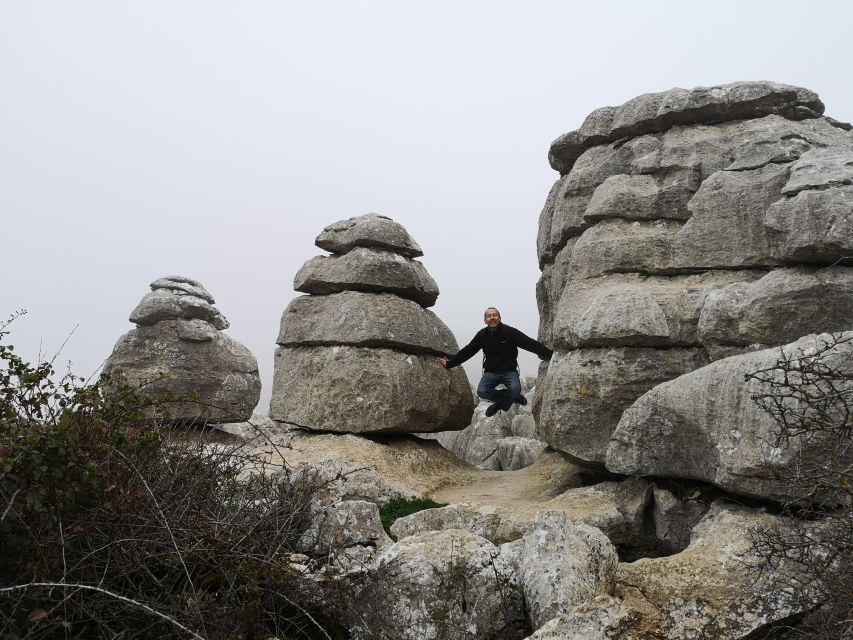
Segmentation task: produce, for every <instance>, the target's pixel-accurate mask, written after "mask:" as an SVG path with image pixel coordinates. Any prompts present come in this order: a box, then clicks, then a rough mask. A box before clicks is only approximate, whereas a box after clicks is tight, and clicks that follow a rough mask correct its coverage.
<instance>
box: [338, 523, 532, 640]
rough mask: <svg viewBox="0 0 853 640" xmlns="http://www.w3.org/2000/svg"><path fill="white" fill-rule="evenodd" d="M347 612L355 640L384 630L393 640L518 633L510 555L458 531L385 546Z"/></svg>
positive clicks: (510, 637) (518, 601)
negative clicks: (353, 619) (351, 616)
mask: <svg viewBox="0 0 853 640" xmlns="http://www.w3.org/2000/svg"><path fill="white" fill-rule="evenodd" d="M352 609H353V610H354V612H355V613H356V614H357V622H356V624H354V625H352V628H351V630H352V631H353V632H354V635H355V636H356V637H358V632H359V631H361V632H362V633H363V635H365V636H368V637H371V636H373V637H377V636H379V635H380V634H385V633H387V632H388V631H389V630H393V637H394V638H395V639H398V640H439V639H440V638H442V639H446V640H457V639H458V640H462V639H464V638H486V637H496V638H504V639H505V640H520V639H521V638H523V637H524V635H525V630H524V625H523V624H521V621H522V620H523V613H522V612H523V601H522V597H521V593H520V589H519V588H518V578H517V573H516V565H515V562H513V560H512V554H511V553H510V552H509V551H508V550H505V548H502V547H496V546H494V545H493V544H492V543H491V542H489V541H488V540H485V539H484V538H481V537H479V536H476V535H474V534H472V533H468V532H465V531H453V530H450V531H442V532H439V533H434V532H431V533H427V534H420V535H415V536H411V537H409V538H405V539H404V540H401V541H400V542H397V543H396V544H394V545H392V546H391V547H389V548H388V549H387V550H386V551H385V552H384V553H383V554H382V555H381V556H380V557H379V559H378V562H377V567H376V569H375V570H374V571H372V572H371V573H370V574H369V575H368V578H367V580H366V584H365V586H364V588H363V589H362V590H361V591H360V592H359V593H358V594H356V595H355V597H354V598H353V602H352ZM371 632H372V633H371Z"/></svg>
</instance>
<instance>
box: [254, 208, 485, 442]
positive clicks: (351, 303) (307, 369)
mask: <svg viewBox="0 0 853 640" xmlns="http://www.w3.org/2000/svg"><path fill="white" fill-rule="evenodd" d="M316 244H317V246H319V247H320V248H322V249H327V250H329V251H333V252H334V255H331V256H318V257H316V258H312V259H311V260H309V261H308V262H306V263H305V265H304V266H303V267H302V268H301V269H300V270H299V272H298V273H297V274H296V278H295V279H294V289H296V290H297V291H301V292H304V293H308V294H310V295H307V296H301V297H298V298H295V299H294V300H293V301H291V303H290V304H289V305H288V307H287V309H285V311H284V313H283V314H282V318H281V330H280V332H279V336H278V340H277V343H278V345H279V347H278V349H277V350H276V353H275V376H274V379H273V391H272V401H271V403H270V417H271V418H272V419H273V420H277V421H279V422H286V423H289V424H294V425H297V426H300V427H304V428H307V429H313V430H317V431H335V432H350V433H419V432H431V431H447V430H451V429H463V428H465V427H466V426H468V424H469V423H470V421H471V416H472V414H473V411H474V401H473V398H472V396H471V390H470V387H469V385H468V379H467V378H466V377H465V374H464V372H463V371H462V370H461V369H452V370H446V369H444V367H442V366H441V365H440V364H439V363H438V362H437V357H438V356H446V355H450V354H453V353H456V351H457V350H458V345H457V343H456V339H455V338H454V337H453V334H452V333H451V332H450V330H449V329H448V328H447V327H446V326H445V324H444V323H443V322H442V321H441V320H439V319H438V317H437V316H436V315H435V314H434V313H432V312H431V311H429V310H428V309H426V308H425V307H428V306H431V305H433V304H435V300H436V298H437V297H438V287H437V286H436V284H435V281H434V280H433V279H432V278H431V277H430V275H429V273H427V271H426V269H425V268H424V266H423V265H422V264H421V263H420V262H418V261H416V260H414V259H413V258H414V257H416V256H420V255H423V253H422V251H421V248H420V247H419V246H418V245H417V243H416V242H415V241H414V240H413V239H412V238H411V236H410V235H409V234H408V232H407V231H406V230H405V229H404V228H403V226H402V225H400V224H398V223H396V222H394V221H393V220H391V219H390V218H387V217H385V216H380V215H377V214H375V213H370V214H367V215H365V216H360V217H356V218H350V219H348V220H342V221H340V222H336V223H335V224H332V225H330V226H328V227H326V228H325V229H324V230H323V232H322V233H321V234H320V235H319V236H318V237H317V239H316Z"/></svg>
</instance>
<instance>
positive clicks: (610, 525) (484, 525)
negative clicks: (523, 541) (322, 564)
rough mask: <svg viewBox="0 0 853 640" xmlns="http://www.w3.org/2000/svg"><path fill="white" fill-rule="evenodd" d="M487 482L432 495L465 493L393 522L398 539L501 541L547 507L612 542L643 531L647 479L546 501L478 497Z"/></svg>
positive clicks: (525, 529) (523, 530)
mask: <svg viewBox="0 0 853 640" xmlns="http://www.w3.org/2000/svg"><path fill="white" fill-rule="evenodd" d="M545 455H547V454H545ZM545 462H546V463H547V464H551V465H553V464H554V462H553V461H551V462H548V461H545ZM540 467H541V466H540ZM532 471H535V470H532ZM532 471H531V472H529V473H528V474H519V475H518V476H514V479H515V480H516V481H518V482H519V483H522V482H523V481H524V480H526V479H528V478H530V477H531V474H532ZM505 473H506V472H505ZM532 477H535V475H534V476H532ZM496 480H497V479H495V481H496ZM490 484H491V482H490V481H489V478H488V477H484V478H481V479H480V480H479V481H477V482H476V483H473V484H470V485H467V486H465V487H460V488H458V489H453V490H446V491H439V492H437V493H436V494H435V495H437V496H439V497H441V498H442V501H447V500H449V499H451V498H452V497H461V496H462V495H463V492H464V499H465V502H461V503H454V504H451V505H450V506H447V507H442V508H438V509H425V510H423V511H418V512H417V513H413V514H411V515H409V516H405V517H404V518H400V519H399V520H397V521H396V522H395V523H394V524H393V525H392V527H391V532H392V533H393V534H394V535H395V536H396V537H397V538H398V539H401V538H404V537H406V536H410V535H414V534H416V533H420V532H423V531H441V530H444V529H462V530H465V531H470V532H472V533H476V534H477V535H479V536H483V537H484V538H486V539H488V540H491V541H492V542H494V543H495V544H501V543H505V542H512V541H513V540H519V539H520V538H522V537H523V536H524V535H525V534H527V533H529V532H531V531H532V530H533V526H534V520H535V518H536V514H537V513H539V512H540V511H542V510H543V509H548V510H551V511H558V512H560V513H563V514H565V515H566V517H568V518H570V519H571V520H573V521H575V522H582V523H584V524H587V525H589V526H592V527H596V528H598V529H600V530H601V531H602V532H603V533H604V534H605V535H606V536H607V537H608V538H609V539H610V541H611V542H613V544H620V543H628V542H631V541H632V540H636V538H637V537H638V536H640V535H642V529H643V524H644V523H643V520H644V518H643V514H644V510H645V509H646V506H647V505H648V504H649V497H650V495H651V486H650V485H649V484H648V483H647V482H646V481H645V480H642V479H640V478H632V479H629V480H625V481H620V482H614V481H607V482H599V483H597V484H593V485H590V486H586V487H573V488H569V489H567V490H565V491H564V492H562V493H560V494H559V495H557V496H555V497H553V498H550V499H544V498H547V495H546V496H541V497H533V498H531V499H529V500H527V501H522V500H515V501H513V500H500V501H498V500H495V499H494V498H489V497H487V496H483V495H480V492H481V491H482V490H483V489H486V488H488V487H489V485H490ZM510 495H512V494H510Z"/></svg>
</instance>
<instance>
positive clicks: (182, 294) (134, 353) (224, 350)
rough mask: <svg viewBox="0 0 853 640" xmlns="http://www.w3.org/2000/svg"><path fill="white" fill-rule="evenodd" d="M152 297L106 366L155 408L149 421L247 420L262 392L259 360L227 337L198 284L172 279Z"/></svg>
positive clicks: (137, 310) (141, 307)
mask: <svg viewBox="0 0 853 640" xmlns="http://www.w3.org/2000/svg"><path fill="white" fill-rule="evenodd" d="M151 289H152V291H151V293H149V294H147V295H146V296H145V297H143V298H142V301H141V302H140V303H139V305H137V307H136V308H135V309H134V310H133V311H132V312H131V314H130V320H131V322H134V323H135V324H137V325H138V327H137V328H136V329H133V330H132V331H130V332H128V333H126V334H125V335H123V336H122V337H121V338H120V339H119V340H118V342H117V343H116V345H115V347H114V348H113V352H112V355H110V357H109V358H108V359H107V361H106V363H105V364H104V374H106V375H109V376H111V377H113V378H119V377H120V378H121V379H122V380H123V381H124V382H126V383H127V384H129V385H131V386H132V387H135V388H138V389H139V391H140V392H141V393H143V394H145V395H147V396H151V397H152V398H156V399H163V398H171V399H174V401H169V402H164V403H157V404H154V405H153V406H152V407H150V409H149V411H148V412H149V414H150V415H151V416H152V417H160V418H168V419H170V420H173V421H175V422H181V423H205V422H240V421H243V420H248V419H249V418H250V417H251V415H252V410H253V409H254V408H255V405H256V404H257V402H258V398H259V397H260V393H261V380H260V376H259V375H258V362H257V360H256V359H255V357H254V356H253V355H252V354H251V352H250V351H249V350H248V349H246V347H244V346H243V345H242V344H240V343H239V342H237V341H236V340H234V339H233V338H230V337H228V336H227V335H225V334H224V333H222V329H225V328H227V327H228V321H227V320H226V319H225V317H224V316H223V315H222V314H221V313H220V312H219V310H218V309H217V308H216V307H214V306H213V304H214V299H213V297H212V296H211V295H210V293H208V292H207V290H206V289H205V288H204V287H203V286H202V285H201V283H200V282H198V281H196V280H193V279H191V278H186V277H183V276H169V277H165V278H160V279H158V280H155V281H154V282H152V283H151Z"/></svg>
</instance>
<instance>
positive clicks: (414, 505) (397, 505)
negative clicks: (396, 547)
mask: <svg viewBox="0 0 853 640" xmlns="http://www.w3.org/2000/svg"><path fill="white" fill-rule="evenodd" d="M446 506H447V504H442V503H440V502H435V501H434V500H430V499H429V498H394V499H393V500H391V501H390V502H386V503H385V504H384V505H382V507H380V508H379V517H380V519H381V520H382V527H383V528H384V529H385V532H386V533H387V534H388V535H389V536H390V535H391V525H392V524H394V522H395V521H396V520H397V519H398V518H402V517H404V516H408V515H410V514H412V513H417V512H418V511H423V510H424V509H437V508H439V507H446ZM391 537H392V538H394V536H391ZM394 539H395V540H396V538H394Z"/></svg>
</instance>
